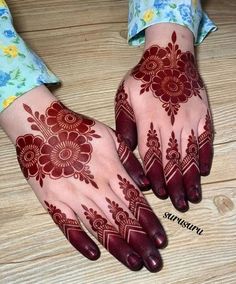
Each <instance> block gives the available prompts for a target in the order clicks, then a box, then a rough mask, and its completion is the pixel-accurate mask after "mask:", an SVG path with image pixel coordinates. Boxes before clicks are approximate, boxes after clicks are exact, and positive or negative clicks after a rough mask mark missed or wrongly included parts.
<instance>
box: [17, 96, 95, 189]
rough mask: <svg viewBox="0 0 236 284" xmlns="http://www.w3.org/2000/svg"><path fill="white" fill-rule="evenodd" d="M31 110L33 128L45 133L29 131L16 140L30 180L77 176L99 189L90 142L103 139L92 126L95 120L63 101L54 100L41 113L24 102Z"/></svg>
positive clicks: (21, 160)
mask: <svg viewBox="0 0 236 284" xmlns="http://www.w3.org/2000/svg"><path fill="white" fill-rule="evenodd" d="M23 107H24V109H25V111H26V112H27V113H29V115H30V116H29V117H28V119H27V121H28V122H29V123H31V129H32V130H34V131H38V132H40V134H41V136H34V135H32V134H26V135H24V136H19V137H18V138H17V140H16V152H17V158H18V161H19V164H20V166H21V170H22V172H23V174H24V176H25V178H26V179H29V178H30V177H36V180H37V181H39V183H40V186H41V187H42V186H43V179H44V178H45V176H49V177H50V178H52V179H59V178H61V177H74V178H76V179H80V181H84V182H85V183H87V184H88V183H90V184H91V185H92V186H94V187H95V188H98V186H97V184H96V183H95V181H94V176H93V175H92V174H91V171H90V168H89V165H88V163H89V161H90V159H91V155H92V152H93V147H92V144H91V143H90V141H91V140H92V139H93V138H100V136H99V135H98V134H96V133H95V131H94V130H93V129H91V127H92V126H94V124H95V122H94V121H93V120H91V119H89V118H87V117H84V116H81V115H79V114H76V113H74V112H73V111H71V110H69V109H67V108H66V107H65V106H64V105H63V104H61V103H60V102H57V101H56V102H53V103H52V104H51V105H50V107H48V108H47V110H46V113H45V114H39V112H37V111H36V112H34V113H33V111H32V109H31V108H30V107H29V106H28V105H26V104H24V105H23Z"/></svg>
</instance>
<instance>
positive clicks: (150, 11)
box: [128, 0, 217, 45]
mask: <svg viewBox="0 0 236 284" xmlns="http://www.w3.org/2000/svg"><path fill="white" fill-rule="evenodd" d="M157 23H176V24H180V25H183V26H186V27H188V28H189V29H190V30H191V31H192V32H193V34H194V38H195V45H197V44H200V43H201V42H202V41H203V39H204V38H205V37H206V36H207V34H208V33H209V32H210V31H215V30H216V29H217V27H216V26H215V24H214V23H213V22H212V21H211V20H210V19H209V17H208V16H207V14H206V13H205V12H203V11H202V8H201V3H200V0H129V19H128V42H129V44H130V45H140V44H142V43H144V41H145V32H144V31H145V29H146V28H147V27H149V26H151V25H154V24H157Z"/></svg>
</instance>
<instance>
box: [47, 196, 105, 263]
mask: <svg viewBox="0 0 236 284" xmlns="http://www.w3.org/2000/svg"><path fill="white" fill-rule="evenodd" d="M44 202H45V204H46V206H47V210H48V213H49V214H50V215H51V217H52V219H53V221H54V223H55V224H56V225H57V226H58V227H59V228H60V230H61V231H62V233H63V234H64V235H65V237H66V238H67V240H68V241H69V242H70V243H71V244H72V245H73V246H74V247H75V248H76V249H77V250H78V251H79V252H81V253H82V254H83V255H84V256H85V257H87V258H89V259H91V260H95V259H98V258H99V256H100V252H99V249H98V247H97V245H96V244H95V243H94V242H93V241H92V240H91V239H90V238H89V237H88V236H87V234H86V233H85V232H84V230H83V229H82V227H81V226H80V224H79V222H78V221H77V220H74V219H69V218H67V217H66V214H64V213H62V212H61V210H60V209H59V208H57V207H56V206H54V205H52V204H49V203H48V202H47V201H44Z"/></svg>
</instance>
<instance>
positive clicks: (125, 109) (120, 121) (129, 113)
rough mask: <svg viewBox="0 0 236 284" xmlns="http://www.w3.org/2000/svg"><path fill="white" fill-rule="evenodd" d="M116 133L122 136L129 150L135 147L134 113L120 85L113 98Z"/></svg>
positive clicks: (122, 84) (122, 85)
mask: <svg viewBox="0 0 236 284" xmlns="http://www.w3.org/2000/svg"><path fill="white" fill-rule="evenodd" d="M115 115H116V131H117V132H118V133H119V134H121V135H122V137H123V138H124V139H125V142H126V144H127V145H128V146H129V148H130V149H131V150H134V149H135V148H136V146H137V129H136V123H135V117H134V111H133V109H132V107H131V105H130V104H129V102H128V94H127V93H126V92H125V89H124V82H122V83H121V85H120V87H119V89H118V90H117V93H116V98H115Z"/></svg>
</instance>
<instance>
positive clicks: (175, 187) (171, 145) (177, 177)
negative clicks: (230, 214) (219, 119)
mask: <svg viewBox="0 0 236 284" xmlns="http://www.w3.org/2000/svg"><path fill="white" fill-rule="evenodd" d="M162 137H165V136H163V135H162ZM162 139H163V138H162ZM179 140H180V139H179V137H178V140H177V139H176V136H175V133H174V132H173V131H172V133H171V136H170V139H169V142H168V143H167V141H165V142H164V143H163V144H164V145H165V146H166V156H165V167H164V174H165V180H166V185H167V190H168V194H169V196H170V199H171V201H172V203H173V205H174V207H175V208H176V209H177V210H179V211H181V212H185V211H187V210H188V208H189V207H188V202H187V200H186V197H185V193H184V184H183V177H182V172H181V155H180V151H179V145H180V144H179ZM164 145H163V146H164ZM163 157H164V155H163ZM163 160H164V158H163Z"/></svg>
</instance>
